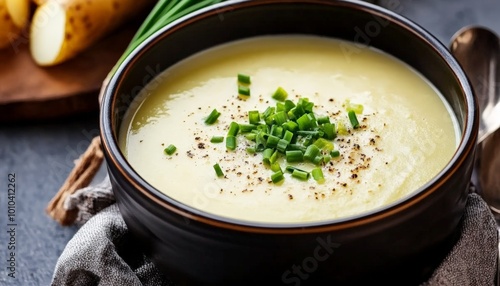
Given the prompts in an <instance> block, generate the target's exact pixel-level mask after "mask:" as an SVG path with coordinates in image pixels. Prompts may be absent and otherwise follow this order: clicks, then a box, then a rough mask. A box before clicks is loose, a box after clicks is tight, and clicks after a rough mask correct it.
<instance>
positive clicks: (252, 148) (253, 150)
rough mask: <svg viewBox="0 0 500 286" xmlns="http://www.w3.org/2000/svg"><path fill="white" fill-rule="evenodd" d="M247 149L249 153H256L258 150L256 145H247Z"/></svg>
mask: <svg viewBox="0 0 500 286" xmlns="http://www.w3.org/2000/svg"><path fill="white" fill-rule="evenodd" d="M246 150H247V153H248V154H255V153H256V152H257V150H255V148H254V147H247V149H246Z"/></svg>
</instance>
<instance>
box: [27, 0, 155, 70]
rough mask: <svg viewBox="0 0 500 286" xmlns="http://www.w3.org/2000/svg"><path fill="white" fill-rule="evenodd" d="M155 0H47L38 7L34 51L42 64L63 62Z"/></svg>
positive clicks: (32, 42) (33, 24)
mask: <svg viewBox="0 0 500 286" xmlns="http://www.w3.org/2000/svg"><path fill="white" fill-rule="evenodd" d="M42 2H43V1H42ZM154 2H155V0H141V1H138V0H46V1H45V2H44V3H43V4H42V5H40V6H39V7H38V8H37V9H36V11H35V14H34V16H33V20H32V22H31V29H30V51H31V55H32V57H33V59H34V60H35V62H36V63H37V64H38V65H41V66H51V65H56V64H59V63H61V62H63V61H65V60H68V59H70V58H72V57H74V56H76V55H77V54H78V53H80V52H81V51H83V50H85V49H86V48H88V47H89V46H91V45H92V44H94V43H95V42H96V41H98V40H99V39H101V38H102V37H103V36H105V35H106V34H108V33H109V32H111V31H112V30H113V29H115V28H116V27H118V26H119V25H121V24H123V23H124V22H125V21H127V20H129V19H131V18H132V17H133V16H134V15H136V14H137V13H138V12H140V11H141V10H142V9H143V8H145V7H147V6H148V5H149V4H152V3H154Z"/></svg>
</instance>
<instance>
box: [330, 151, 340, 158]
mask: <svg viewBox="0 0 500 286" xmlns="http://www.w3.org/2000/svg"><path fill="white" fill-rule="evenodd" d="M330 156H332V158H338V157H340V151H339V150H333V151H332V152H330Z"/></svg>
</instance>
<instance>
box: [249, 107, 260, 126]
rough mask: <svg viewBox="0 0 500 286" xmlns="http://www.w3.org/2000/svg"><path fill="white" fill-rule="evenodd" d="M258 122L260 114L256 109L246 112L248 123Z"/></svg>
mask: <svg viewBox="0 0 500 286" xmlns="http://www.w3.org/2000/svg"><path fill="white" fill-rule="evenodd" d="M259 122H260V114H259V111H257V110H252V111H249V112H248V123H250V124H259Z"/></svg>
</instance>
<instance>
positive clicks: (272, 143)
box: [266, 135, 280, 148]
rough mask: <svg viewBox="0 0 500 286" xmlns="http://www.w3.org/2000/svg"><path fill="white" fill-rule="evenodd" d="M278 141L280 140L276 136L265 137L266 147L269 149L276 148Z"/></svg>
mask: <svg viewBox="0 0 500 286" xmlns="http://www.w3.org/2000/svg"><path fill="white" fill-rule="evenodd" d="M279 141H280V138H279V137H277V136H273V135H269V137H267V142H266V143H267V145H266V146H267V147H269V148H276V146H278V142H279Z"/></svg>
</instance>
